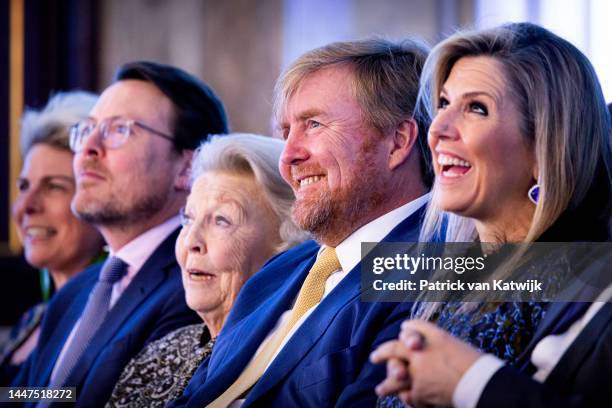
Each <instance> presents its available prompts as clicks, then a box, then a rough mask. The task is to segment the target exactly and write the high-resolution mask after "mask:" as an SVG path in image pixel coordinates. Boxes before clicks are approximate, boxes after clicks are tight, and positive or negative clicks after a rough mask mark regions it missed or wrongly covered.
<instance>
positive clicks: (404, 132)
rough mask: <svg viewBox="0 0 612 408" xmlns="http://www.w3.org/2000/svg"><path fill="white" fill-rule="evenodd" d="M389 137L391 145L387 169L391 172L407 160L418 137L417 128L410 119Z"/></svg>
mask: <svg viewBox="0 0 612 408" xmlns="http://www.w3.org/2000/svg"><path fill="white" fill-rule="evenodd" d="M391 136H392V138H393V139H392V143H393V144H392V146H391V151H390V154H389V168H390V169H392V170H393V169H395V168H396V167H398V166H400V165H401V164H402V163H404V162H405V161H406V160H407V159H408V156H409V155H410V152H411V151H412V147H413V146H414V144H415V143H416V141H417V137H418V136H419V126H418V125H417V123H416V121H415V120H414V119H412V118H410V119H406V120H403V121H402V122H401V123H400V124H399V125H397V127H396V128H395V131H394V132H393V134H392V135H391Z"/></svg>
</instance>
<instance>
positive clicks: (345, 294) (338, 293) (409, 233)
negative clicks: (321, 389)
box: [248, 207, 424, 402]
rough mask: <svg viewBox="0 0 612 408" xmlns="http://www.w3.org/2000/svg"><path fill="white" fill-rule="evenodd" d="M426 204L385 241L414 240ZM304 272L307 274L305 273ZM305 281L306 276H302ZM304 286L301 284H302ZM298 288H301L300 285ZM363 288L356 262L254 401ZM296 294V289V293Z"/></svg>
mask: <svg viewBox="0 0 612 408" xmlns="http://www.w3.org/2000/svg"><path fill="white" fill-rule="evenodd" d="M423 211H424V207H421V208H420V209H419V210H417V211H416V212H415V213H413V214H412V215H411V216H409V217H407V218H406V219H404V220H403V221H402V222H401V223H399V224H398V225H397V226H396V227H395V228H394V229H393V230H392V231H391V232H390V233H389V234H388V235H387V236H386V237H385V238H384V239H383V240H382V242H411V241H416V240H417V239H418V234H419V228H420V221H421V217H422V215H423ZM304 276H305V275H304ZM302 282H303V279H302ZM300 287H301V284H300ZM298 290H299V288H298ZM361 292H362V288H361V262H360V263H359V264H357V266H355V267H354V268H353V269H352V270H351V271H350V272H349V273H348V274H347V276H346V277H345V278H344V279H343V280H342V282H340V283H339V284H338V286H337V287H335V288H334V289H333V291H332V292H331V293H330V294H329V295H328V296H326V297H325V299H323V301H322V302H321V303H320V304H319V306H317V308H316V309H315V310H314V311H313V312H312V314H311V315H310V316H309V317H308V318H307V319H306V320H305V321H304V323H303V324H302V325H301V326H300V327H299V328H298V330H297V331H296V332H295V333H294V334H293V336H292V337H291V339H289V341H288V342H287V344H285V346H284V347H283V349H282V350H281V352H280V353H279V354H278V356H277V357H276V358H275V359H274V361H273V362H272V364H271V365H270V367H268V369H267V370H266V372H265V373H264V375H263V376H262V377H261V379H260V380H259V381H258V382H257V384H256V385H255V387H254V388H253V389H252V390H251V392H250V393H249V396H248V401H249V402H250V401H255V400H256V399H257V398H259V397H260V396H261V395H263V394H264V393H265V392H267V391H268V390H269V389H271V388H272V387H273V386H274V385H275V384H277V383H278V382H279V381H281V380H282V379H283V378H284V377H286V376H287V375H288V374H289V373H290V372H291V370H293V369H294V368H295V366H296V365H297V364H298V363H299V362H300V361H301V360H302V359H303V358H304V357H305V356H306V355H307V354H308V352H309V351H310V350H311V349H312V347H313V346H314V345H315V344H316V343H317V342H318V341H319V340H320V339H321V338H322V337H323V334H324V333H325V331H326V330H327V328H328V327H329V326H330V325H331V324H332V323H333V321H334V318H335V316H336V315H337V314H338V313H339V312H340V310H341V309H342V308H343V307H344V306H345V305H346V304H348V303H349V302H351V301H352V300H354V299H355V298H356V297H357V296H359V294H360V293H361ZM296 295H297V291H296V292H295V294H294V297H295V296H296Z"/></svg>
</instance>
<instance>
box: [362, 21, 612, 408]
mask: <svg viewBox="0 0 612 408" xmlns="http://www.w3.org/2000/svg"><path fill="white" fill-rule="evenodd" d="M424 72H425V75H424V80H423V81H424V84H426V85H427V88H425V91H424V92H425V94H427V92H430V93H429V94H428V95H429V96H431V105H432V106H433V107H434V110H435V117H434V119H433V122H432V125H431V128H430V133H429V144H430V148H431V150H432V154H433V158H434V163H435V164H434V170H435V173H436V181H435V184H434V195H433V199H432V206H431V207H430V209H429V212H428V214H427V218H426V222H425V227H424V229H423V233H422V237H423V238H424V239H427V238H428V237H430V236H432V235H433V234H434V233H435V232H436V231H437V230H438V229H439V228H440V227H441V226H444V227H445V228H446V240H447V241H451V242H452V241H460V242H464V241H480V242H490V243H494V244H503V243H515V242H535V241H542V242H571V241H607V240H609V239H610V231H609V220H610V208H611V207H610V205H611V202H612V200H611V190H612V188H611V180H612V178H611V170H610V169H611V165H610V163H611V159H612V157H611V149H610V127H609V126H610V121H609V117H608V113H607V112H606V105H605V102H604V99H603V95H602V91H601V88H600V85H599V82H598V80H597V77H596V75H595V72H594V70H593V68H592V66H591V64H590V63H589V61H588V60H587V58H586V57H585V56H584V55H583V54H582V53H581V52H580V51H578V49H576V48H575V47H574V46H573V45H571V44H570V43H569V42H567V41H565V40H563V39H562V38H560V37H558V36H556V35H554V34H552V33H551V32H549V31H547V30H545V29H543V28H541V27H538V26H536V25H533V24H528V23H519V24H508V25H503V26H501V27H497V28H494V29H490V30H483V31H476V32H465V33H458V34H456V35H454V36H452V37H450V38H449V39H447V40H445V41H443V42H442V43H440V44H439V45H438V46H436V47H435V48H434V50H433V51H432V53H431V54H430V57H429V58H428V60H427V62H426V65H425V69H424ZM443 219H444V220H445V222H442V220H443ZM561 306H562V307H559V308H555V310H554V311H553V309H552V308H551V309H550V311H549V312H548V313H547V316H546V317H545V319H546V320H547V321H549V320H551V319H555V318H556V319H559V318H561V317H562V316H565V315H568V310H569V309H568V307H570V306H571V305H561ZM564 308H565V309H564ZM557 309H558V310H557ZM542 312H543V310H542V307H541V305H539V304H533V303H502V304H490V303H489V304H487V303H484V304H483V303H481V304H466V303H446V304H439V303H437V304H436V303H425V302H424V303H420V304H419V305H418V306H417V310H416V313H415V314H416V316H417V317H421V318H422V319H425V320H426V319H430V320H433V321H435V322H436V323H437V325H438V326H441V327H442V328H444V329H446V330H447V331H449V332H451V334H455V336H450V335H449V334H448V333H445V332H444V331H442V330H440V328H438V327H436V326H434V325H432V324H431V323H426V322H423V321H412V322H405V324H404V326H403V330H402V335H401V337H400V338H402V339H403V340H404V341H395V342H391V343H389V344H385V345H383V346H381V348H380V349H379V351H378V352H377V353H375V355H374V356H373V360H375V361H377V362H381V361H387V362H388V363H387V364H388V376H387V380H386V381H385V382H384V383H383V384H381V386H380V387H379V389H378V391H379V393H380V394H382V395H385V394H388V393H391V392H400V397H401V398H402V400H403V401H404V402H410V403H416V404H417V405H420V404H425V403H426V404H435V405H444V406H445V405H451V404H452V403H454V404H456V403H457V401H455V400H454V399H453V398H455V397H456V396H455V395H454V394H453V393H454V392H455V388H457V384H458V382H459V380H460V379H461V378H462V375H463V374H464V373H465V372H466V371H467V370H468V368H469V367H470V366H471V365H472V364H473V363H474V361H476V360H477V359H479V358H480V356H481V352H482V351H484V352H486V353H491V354H493V355H494V356H496V357H497V358H500V359H501V360H506V361H507V362H509V363H515V362H516V360H517V357H518V356H519V354H520V352H521V351H522V350H523V349H524V348H525V347H526V346H527V344H528V343H529V340H530V339H531V337H533V335H534V329H535V328H536V327H537V326H538V325H540V324H542V325H543V326H544V327H546V326H547V324H545V323H543V322H540V318H541V317H542V315H543V313H542ZM581 313H582V314H576V316H577V317H578V318H580V316H591V315H589V314H588V313H587V314H584V310H583V311H582V312H581ZM553 326H554V324H553ZM565 329H566V330H567V328H565ZM605 333H607V336H603V338H602V339H601V341H602V342H603V343H602V344H603V345H602V346H600V348H599V350H600V351H601V350H603V352H604V354H603V355H602V356H600V358H607V361H610V358H611V356H610V353H609V350H610V349H611V348H610V347H607V350H608V354H607V355H606V354H605V350H606V346H605V344H608V345H610V342H611V339H610V338H609V337H610V330H608V331H607V332H605ZM518 337H521V338H518ZM457 338H459V339H461V340H464V341H467V342H469V343H471V344H472V346H476V347H477V348H478V349H480V351H477V350H476V349H474V348H472V347H470V346H468V345H467V344H465V343H462V342H460V341H459V340H457ZM602 347H603V349H602ZM419 348H420V349H421V350H420V351H421V353H417V352H416V351H415V350H416V349H419ZM535 358H536V360H538V359H539V360H538V361H540V362H541V361H542V360H546V358H542V356H537V355H536V356H535ZM501 360H495V361H498V362H499V361H501ZM489 362H490V360H489ZM527 363H528V362H527ZM485 365H486V364H485ZM528 365H529V364H525V366H528ZM425 367H426V369H425ZM489 367H490V366H489ZM497 367H498V368H499V366H497ZM481 368H482V366H481V367H480V368H479V369H481ZM549 368H550V367H549ZM483 371H485V370H484V369H483ZM549 373H550V371H549ZM582 375H583V376H589V375H591V376H594V377H595V376H597V375H598V374H597V373H596V372H595V370H594V371H593V372H591V373H589V372H583V373H582ZM570 377H571V376H566V377H564V380H562V381H560V384H561V385H562V386H560V387H559V388H558V389H556V390H554V391H556V392H557V393H558V394H559V395H561V397H559V395H557V397H559V398H565V397H569V395H570V394H571V393H572V392H575V391H576V388H575V385H576V379H575V377H574V378H570ZM553 378H555V380H556V381H559V376H556V377H555V376H553ZM542 380H543V381H544V382H545V381H546V376H543V378H542ZM583 382H584V378H583V379H581V380H580V383H583ZM591 383H592V384H601V382H598V381H592V382H591ZM530 386H534V387H535V388H537V387H536V386H535V385H533V384H531V385H530ZM464 387H465V386H464ZM468 387H469V386H468ZM481 389H482V388H481ZM540 391H541V389H540ZM540 391H537V392H540ZM581 391H582V390H581ZM591 391H592V395H597V396H599V395H602V394H601V393H602V392H603V390H602V389H593V390H591ZM473 392H475V393H476V399H474V401H477V400H478V395H477V394H478V389H476V390H473ZM534 393H536V391H534ZM468 394H469V393H468ZM534 395H535V394H534ZM498 396H499V397H500V399H501V400H503V397H502V396H501V394H500V395H498ZM540 396H541V395H540ZM551 398H552V399H551V400H550V401H557V399H555V397H551ZM588 398H592V396H589V397H588ZM498 402H499V404H502V402H504V401H498ZM505 403H508V404H511V402H508V401H505ZM479 406H480V405H479ZM499 406H502V405H499ZM508 406H512V405H508ZM535 406H540V405H535Z"/></svg>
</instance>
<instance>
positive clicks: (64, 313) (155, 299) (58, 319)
mask: <svg viewBox="0 0 612 408" xmlns="http://www.w3.org/2000/svg"><path fill="white" fill-rule="evenodd" d="M177 235H178V230H177V231H175V232H173V233H172V234H170V236H168V238H166V239H165V240H164V242H163V243H162V244H160V246H159V247H158V248H157V249H156V250H155V251H154V252H153V254H152V255H151V256H150V257H149V259H148V260H147V261H146V262H145V264H144V265H143V267H142V268H141V269H140V271H138V273H137V274H136V276H135V277H134V279H133V280H132V282H131V283H130V285H129V286H128V287H127V288H126V289H125V291H124V292H123V294H122V295H121V297H120V298H119V299H118V301H117V303H116V304H115V305H114V306H113V308H112V309H111V310H110V312H109V314H108V316H107V318H106V319H105V321H104V322H103V323H102V326H101V327H100V329H99V331H98V333H97V334H96V335H95V336H94V338H93V340H92V342H91V344H90V345H89V347H88V348H87V350H86V352H85V353H84V355H83V357H81V360H80V362H79V364H78V365H77V368H76V369H75V371H74V372H73V373H72V375H71V376H70V377H69V378H68V380H67V382H66V383H67V384H69V385H71V386H76V387H77V406H83V407H95V406H103V405H104V404H105V402H106V401H107V400H108V398H109V397H110V394H111V392H112V390H113V388H114V386H115V383H116V382H117V380H118V379H119V375H120V374H121V372H122V370H123V368H124V367H125V366H126V365H127V363H128V362H129V361H130V359H131V358H132V357H134V356H135V355H136V354H137V353H138V352H139V351H140V350H141V349H142V348H143V347H144V346H145V345H146V344H147V343H149V342H151V341H153V340H156V339H158V338H160V337H162V336H164V335H165V334H167V333H169V332H171V331H173V330H175V329H177V328H179V327H182V326H186V325H188V324H192V323H196V322H201V320H200V319H199V318H198V316H197V315H196V314H195V313H194V312H193V311H192V310H191V309H189V308H188V307H187V304H186V303H185V292H184V290H183V285H182V282H181V274H180V268H179V266H178V264H177V262H176V258H175V255H174V244H175V242H176V237H177ZM100 269H101V264H98V265H94V266H92V267H90V268H88V269H87V270H85V271H83V272H82V273H80V274H79V275H77V276H76V277H75V278H73V279H72V280H70V282H69V283H67V284H66V286H64V287H63V288H62V289H61V290H60V291H59V292H57V293H56V294H55V295H54V296H53V299H52V300H51V302H50V303H49V307H48V309H47V311H46V313H45V317H44V319H43V322H42V326H41V332H40V337H39V340H38V346H37V348H36V349H35V350H34V352H33V353H32V355H31V356H30V358H29V359H28V360H27V361H26V363H25V364H24V367H23V368H22V370H21V372H20V373H19V376H18V378H17V379H16V380H15V382H14V383H13V385H14V386H26V385H27V386H41V387H42V386H47V385H48V384H49V381H50V377H51V372H52V370H53V367H54V365H55V362H56V360H57V358H58V357H59V354H60V352H61V350H62V348H63V346H64V343H65V341H66V339H67V338H68V336H69V334H70V332H71V331H72V328H73V326H74V324H75V323H76V321H77V320H78V319H79V317H80V316H81V314H82V312H83V310H84V309H85V304H86V303H87V299H88V297H89V294H90V292H91V290H92V288H93V286H94V285H95V283H96V281H97V279H98V274H99V272H100Z"/></svg>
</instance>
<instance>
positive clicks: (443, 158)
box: [438, 154, 472, 167]
mask: <svg viewBox="0 0 612 408" xmlns="http://www.w3.org/2000/svg"><path fill="white" fill-rule="evenodd" d="M438 164H439V165H441V166H460V167H472V165H471V164H470V163H469V162H467V161H465V160H461V159H458V158H457V157H452V156H448V155H446V154H440V155H438Z"/></svg>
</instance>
